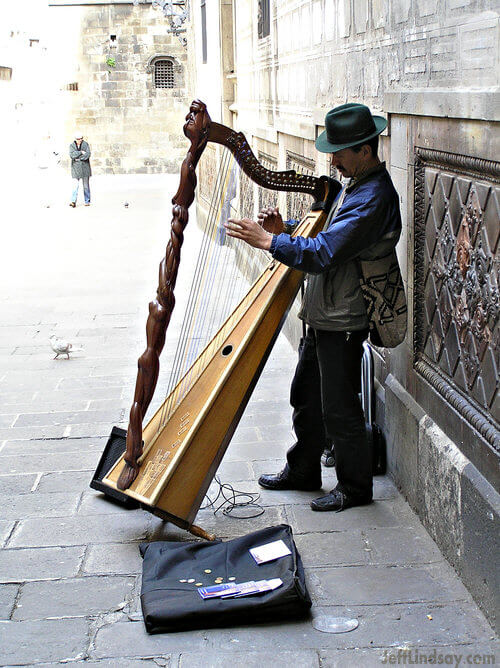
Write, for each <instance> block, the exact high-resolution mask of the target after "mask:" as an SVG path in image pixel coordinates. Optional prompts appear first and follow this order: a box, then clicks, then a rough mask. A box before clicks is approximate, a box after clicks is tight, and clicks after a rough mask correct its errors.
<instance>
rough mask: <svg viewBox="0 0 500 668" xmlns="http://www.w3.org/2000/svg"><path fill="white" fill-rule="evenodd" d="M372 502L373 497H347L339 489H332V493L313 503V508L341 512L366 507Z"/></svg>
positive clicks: (314, 500)
mask: <svg viewBox="0 0 500 668" xmlns="http://www.w3.org/2000/svg"><path fill="white" fill-rule="evenodd" d="M371 502H372V498H371V497H366V496H353V497H351V496H346V495H345V494H344V493H343V492H341V491H340V490H338V489H332V491H331V492H329V493H328V494H325V496H320V497H319V498H317V499H313V500H312V501H311V508H312V509H313V510H321V511H328V510H335V511H337V512H340V511H341V510H345V509H346V508H352V507H353V506H365V505H367V504H368V503H371Z"/></svg>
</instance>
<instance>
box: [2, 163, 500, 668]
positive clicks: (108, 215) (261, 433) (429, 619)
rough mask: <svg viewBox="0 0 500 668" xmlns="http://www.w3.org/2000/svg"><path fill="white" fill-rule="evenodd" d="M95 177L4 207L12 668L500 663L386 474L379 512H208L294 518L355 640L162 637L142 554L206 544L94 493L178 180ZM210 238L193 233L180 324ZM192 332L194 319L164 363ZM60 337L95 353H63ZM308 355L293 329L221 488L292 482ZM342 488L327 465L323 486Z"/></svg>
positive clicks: (5, 570)
mask: <svg viewBox="0 0 500 668" xmlns="http://www.w3.org/2000/svg"><path fill="white" fill-rule="evenodd" d="M91 183H92V189H93V204H92V206H91V207H90V208H84V207H83V206H78V207H77V208H76V209H75V210H72V209H70V208H69V207H68V206H67V201H66V200H67V194H68V193H69V190H70V184H69V183H68V184H66V185H67V187H66V190H67V193H63V192H62V191H61V193H60V203H58V204H56V205H54V206H51V208H40V207H39V206H36V205H35V203H33V202H31V203H30V202H29V201H27V202H26V201H23V199H22V198H21V199H18V198H17V199H16V198H12V200H13V201H12V206H11V208H9V207H8V206H7V207H6V208H7V212H6V213H7V215H6V217H5V218H4V220H7V221H8V222H9V224H8V225H7V226H6V227H7V229H6V232H5V233H4V235H3V236H4V242H5V243H4V245H3V249H2V258H1V263H0V272H1V274H2V275H1V283H0V285H1V288H0V290H1V293H0V304H1V313H2V317H1V323H0V358H1V365H0V505H1V508H2V513H1V515H0V548H1V549H0V582H1V583H2V584H1V585H0V620H1V623H0V665H2V666H6V665H44V666H55V665H60V664H63V663H64V664H66V663H68V662H71V663H76V664H78V665H80V664H84V665H86V666H102V668H105V667H108V666H109V667H111V666H113V667H114V666H123V667H124V668H132V667H134V668H135V667H136V666H146V665H160V666H181V667H182V668H188V667H195V666H196V667H197V666H224V667H225V666H248V667H252V666H259V668H262V667H263V666H273V667H277V666H289V665H294V666H307V667H309V666H311V667H312V666H323V667H327V666H328V667H333V666H342V667H343V666H378V665H380V663H381V662H385V663H393V664H394V663H397V662H399V663H403V662H405V663H410V662H411V660H413V661H414V662H415V663H418V659H421V660H420V663H423V662H424V660H423V659H422V657H424V659H425V662H427V660H429V661H430V659H432V657H433V656H434V657H435V658H436V657H438V656H439V654H442V655H443V660H442V661H441V662H442V663H452V662H453V664H454V665H456V659H455V660H454V659H451V655H459V656H460V657H461V662H462V663H463V664H464V665H465V664H466V662H467V660H468V659H467V657H478V656H479V660H477V661H476V664H478V663H479V664H484V663H485V662H488V659H487V658H486V659H484V657H487V656H492V655H496V660H497V662H498V661H499V660H500V651H499V644H498V642H497V641H496V640H495V637H494V635H493V632H492V631H491V628H490V627H489V625H488V623H487V622H486V621H485V619H484V617H483V615H482V614H481V612H480V611H479V610H478V608H477V606H476V605H475V604H474V602H473V601H472V599H471V597H470V596H469V594H468V592H467V591H466V589H465V588H464V587H463V585H462V584H461V582H460V580H459V579H458V577H457V576H456V574H455V572H454V571H453V569H452V568H451V567H450V566H449V565H448V564H447V562H445V561H444V560H443V558H442V556H441V554H440V552H439V551H438V549H437V548H436V546H435V544H434V543H433V541H432V540H431V539H430V537H429V536H428V535H427V533H426V532H425V530H424V529H423V528H422V526H421V524H420V522H419V521H418V519H417V517H416V516H415V515H414V514H413V513H412V511H411V510H410V508H409V507H408V505H407V504H406V503H405V501H404V499H403V498H402V497H401V496H400V495H399V493H398V492H397V490H396V489H395V487H394V485H393V484H392V482H391V480H390V479H389V478H388V477H382V478H376V482H375V497H376V503H374V504H373V505H371V506H368V507H363V508H354V509H349V510H347V511H345V512H343V513H339V514H331V513H313V512H311V511H310V509H309V507H308V502H309V500H310V499H311V498H312V497H314V496H315V494H312V493H305V492H303V493H301V492H282V493H272V492H268V491H265V490H259V491H260V493H261V497H260V503H261V504H262V505H263V506H264V508H265V513H264V514H263V515H262V516H261V517H259V518H256V519H252V520H238V519H234V518H231V517H224V516H221V515H217V516H214V515H213V513H212V511H209V510H203V511H201V512H200V513H199V515H198V518H197V523H198V524H200V525H201V526H203V527H204V528H205V529H207V530H210V531H214V532H215V533H216V534H217V535H218V536H219V537H221V538H231V537H235V536H239V535H242V534H244V533H248V532H250V531H252V530H254V529H256V528H258V527H263V526H268V525H272V524H275V523H281V522H286V523H289V524H291V526H292V527H293V530H294V532H295V536H296V541H297V545H298V548H299V550H300V552H301V554H302V556H303V560H304V563H305V567H306V571H307V579H308V585H309V589H310V592H311V595H312V597H313V601H314V607H313V614H315V615H317V614H321V613H327V614H329V615H332V616H349V617H355V618H357V619H358V620H359V627H358V628H357V629H356V630H355V631H352V632H350V633H344V634H340V635H332V634H324V633H321V632H319V631H316V630H314V628H313V626H312V624H311V621H310V620H308V621H301V622H294V623H279V622H276V624H268V625H259V626H249V627H245V628H240V627H237V628H229V629H218V630H217V629H216V630H209V631H194V632H189V633H177V634H164V635H157V636H148V635H147V634H146V632H145V630H144V625H143V623H142V619H141V615H140V604H139V590H140V573H141V559H140V556H139V549H138V546H139V544H140V543H141V542H142V541H151V540H162V539H176V538H178V539H179V540H191V539H192V537H191V536H190V535H189V534H186V533H185V532H182V531H181V530H180V529H177V528H176V527H173V526H171V525H165V524H163V523H162V522H161V521H160V520H159V519H157V518H155V517H153V516H151V515H149V514H148V513H146V512H144V511H140V510H134V511H125V510H123V509H122V508H120V507H118V506H116V505H113V504H111V503H109V502H108V501H106V500H104V498H103V497H102V496H101V495H99V494H97V493H96V492H94V491H92V490H91V489H89V487H88V484H89V481H90V479H91V477H92V474H93V471H94V469H95V467H96V464H97V462H98V460H99V457H100V454H101V452H102V450H103V448H104V445H105V442H106V439H107V437H108V435H109V432H110V430H111V427H112V426H113V425H114V424H122V425H123V426H125V425H126V419H127V412H128V408H129V406H130V402H131V398H132V392H133V385H134V382H135V373H136V371H135V370H136V360H137V357H138V356H139V354H140V353H141V352H142V350H143V348H144V325H145V320H146V313H147V304H148V301H149V300H150V299H151V298H152V297H153V295H154V292H155V289H156V280H157V269H158V263H159V260H160V259H161V257H162V255H163V252H164V248H165V244H166V241H167V240H168V234H169V226H170V204H169V200H170V197H171V195H172V194H173V192H175V188H176V184H177V177H174V176H165V175H155V176H143V175H141V176H126V177H125V176H123V177H122V176H107V177H95V178H93V179H92V182H91ZM125 201H128V202H129V203H130V205H129V207H128V208H125V207H124V202H125ZM4 208H5V205H4ZM199 237H200V234H199V232H198V230H197V228H196V227H195V225H194V222H193V221H192V222H191V224H190V226H188V229H187V234H186V241H185V246H184V251H183V265H182V273H181V275H180V277H179V281H178V286H177V297H178V304H177V314H180V313H181V312H182V302H183V301H184V300H185V293H186V286H187V285H188V284H189V282H188V273H189V270H190V269H191V268H192V266H193V259H194V254H193V253H194V249H195V247H196V244H197V241H198V240H199ZM178 327H179V324H178V318H177V319H174V321H173V323H172V335H170V336H169V339H168V341H167V345H166V348H165V352H164V355H163V357H162V360H163V364H164V367H165V366H166V365H167V364H166V363H168V358H169V356H170V355H171V352H170V350H171V341H172V338H173V336H174V334H175V331H177V330H178ZM51 333H55V334H56V335H58V336H61V337H67V338H68V339H70V340H71V341H72V342H73V343H74V344H75V345H79V346H82V347H83V351H81V352H77V353H75V354H73V355H72V356H71V359H70V360H69V361H68V360H66V359H64V358H62V359H61V358H60V359H57V360H53V359H52V358H53V353H52V351H51V349H50V347H49V340H48V337H49V336H50V334H51ZM295 359H296V353H295V352H294V351H293V350H292V349H291V347H290V346H289V344H288V343H287V341H286V340H285V339H284V338H283V337H280V339H279V340H278V343H277V345H276V347H275V350H274V352H273V354H272V356H271V358H270V360H269V363H268V364H267V366H266V369H265V371H264V373H263V376H262V378H261V380H260V382H259V384H258V386H257V389H256V391H255V393H254V396H253V398H252V400H251V403H250V404H249V407H248V409H247V411H246V413H245V415H244V417H243V419H242V421H241V424H240V427H239V428H238V430H237V433H236V435H235V438H234V440H233V442H232V444H231V446H230V448H229V450H228V453H227V455H226V457H225V459H224V461H223V463H222V465H221V467H220V476H221V478H222V480H223V481H224V482H229V483H231V484H232V485H234V486H235V487H236V488H237V489H239V490H244V491H258V486H257V484H256V479H257V477H258V476H259V474H260V473H262V472H264V471H266V472H268V471H276V470H278V469H279V467H280V466H281V464H282V461H283V454H284V452H285V450H286V448H287V446H289V445H290V444H291V442H292V434H291V430H290V411H289V408H288V388H289V383H290V379H291V374H292V372H293V367H294V363H295ZM334 483H335V480H334V474H333V473H332V472H331V471H325V477H324V487H325V488H326V489H329V488H331V487H333V485H334ZM406 649H408V650H409V651H410V650H411V652H412V653H411V654H408V653H405V652H404V650H406ZM398 652H399V654H398ZM445 655H446V656H445ZM436 661H437V658H436ZM493 661H494V660H492V659H489V663H490V665H491V664H492V663H493Z"/></svg>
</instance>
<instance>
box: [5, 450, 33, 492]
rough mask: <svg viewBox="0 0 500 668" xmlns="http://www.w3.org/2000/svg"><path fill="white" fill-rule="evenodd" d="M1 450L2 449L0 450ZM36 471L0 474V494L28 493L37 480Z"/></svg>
mask: <svg viewBox="0 0 500 668" xmlns="http://www.w3.org/2000/svg"><path fill="white" fill-rule="evenodd" d="M2 451H3V450H2ZM37 478H38V476H37V474H36V473H31V474H27V473H20V474H18V475H0V495H5V494H29V493H30V492H31V490H32V488H33V485H34V484H35V482H36V481H37Z"/></svg>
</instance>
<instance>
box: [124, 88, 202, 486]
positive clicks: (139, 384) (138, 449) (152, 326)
mask: <svg viewBox="0 0 500 668" xmlns="http://www.w3.org/2000/svg"><path fill="white" fill-rule="evenodd" d="M209 127H210V116H209V115H208V113H207V108H206V106H205V104H204V103H203V102H200V101H199V100H194V101H193V102H192V103H191V107H190V109H189V113H188V115H187V116H186V124H185V125H184V134H185V135H186V137H187V138H188V139H189V140H190V141H191V146H190V148H189V150H188V153H187V155H186V157H185V158H184V161H183V163H182V166H181V180H180V185H179V189H178V191H177V193H176V194H175V195H174V197H173V199H172V204H173V208H172V224H171V233H170V241H169V242H168V244H167V249H166V251H165V257H164V258H163V260H162V261H161V264H160V274H159V284H158V291H157V294H156V299H155V301H152V302H151V303H150V304H149V317H148V321H147V324H146V340H147V348H146V350H145V352H144V353H143V354H142V355H141V357H140V358H139V360H138V366H139V371H138V373H137V380H136V386H135V393H134V402H133V404H132V407H131V409H130V422H129V428H128V432H127V451H126V454H125V464H124V466H123V470H122V472H121V474H120V477H119V479H118V483H117V484H118V488H119V489H127V487H130V485H131V484H132V482H133V481H134V480H135V478H136V477H137V473H138V471H139V464H138V461H137V460H138V458H139V457H140V456H141V454H142V421H143V419H144V416H145V414H146V411H147V409H148V406H149V404H150V403H151V399H152V397H153V394H154V391H155V388H156V383H157V381H158V373H159V370H160V354H161V351H162V350H163V346H164V345H165V332H166V329H167V327H168V323H169V321H170V317H171V315H172V311H173V309H174V306H175V297H174V288H175V283H176V280H177V272H178V268H179V262H180V254H181V246H182V242H183V233H184V228H185V227H186V225H187V222H188V218H189V214H188V208H189V207H190V206H191V204H192V203H193V200H194V193H195V188H196V172H195V169H196V165H197V163H198V160H199V158H200V155H201V154H202V152H203V149H204V148H205V145H206V143H207V139H208V128H209Z"/></svg>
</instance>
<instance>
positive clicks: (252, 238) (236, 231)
mask: <svg viewBox="0 0 500 668" xmlns="http://www.w3.org/2000/svg"><path fill="white" fill-rule="evenodd" d="M224 227H225V228H226V230H227V234H228V236H230V237H234V238H235V239H241V240H242V241H245V242H246V243H247V244H249V245H250V246H253V248H262V249H263V250H269V249H270V248H271V241H272V239H273V235H272V234H270V233H269V232H266V230H264V229H263V228H262V227H261V226H260V225H259V224H258V223H256V222H255V221H253V220H250V218H242V219H241V220H237V219H236V218H229V220H228V221H227V223H225V224H224Z"/></svg>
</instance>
